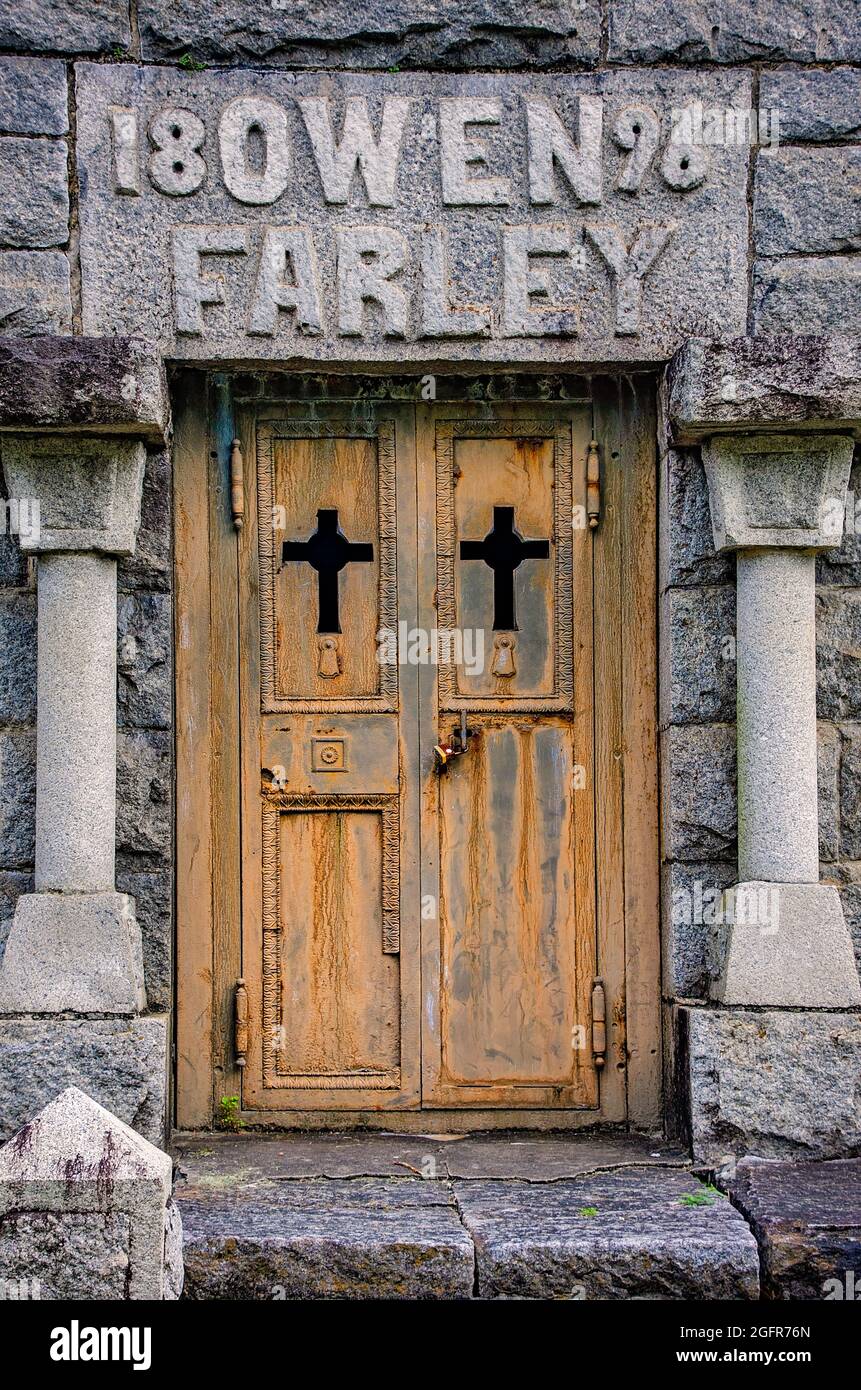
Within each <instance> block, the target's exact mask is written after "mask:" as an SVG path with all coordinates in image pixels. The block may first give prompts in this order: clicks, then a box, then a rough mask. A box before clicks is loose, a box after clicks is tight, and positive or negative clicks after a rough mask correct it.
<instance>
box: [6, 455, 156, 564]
mask: <svg viewBox="0 0 861 1390" xmlns="http://www.w3.org/2000/svg"><path fill="white" fill-rule="evenodd" d="M2 450H3V468H4V471H5V474H6V487H7V490H8V493H9V496H10V498H14V499H16V501H17V503H18V507H19V512H20V513H21V515H22V516H23V514H24V511H26V513H27V516H28V518H29V523H28V524H27V525H26V526H24V525H19V528H18V538H19V541H20V544H21V549H22V550H25V551H29V552H31V553H44V552H46V551H70V550H72V551H88V550H91V551H98V552H99V553H100V554H103V555H133V554H134V550H135V545H136V543H137V533H138V527H139V526H140V515H141V495H142V491H143V477H144V466H145V463H146V449H145V447H144V445H143V443H142V442H141V441H140V440H138V439H120V438H112V439H92V438H90V437H88V436H85V435H77V434H21V435H7V436H5V438H4V439H3V443H2ZM25 502H26V503H27V506H26V507H25V506H24V504H25Z"/></svg>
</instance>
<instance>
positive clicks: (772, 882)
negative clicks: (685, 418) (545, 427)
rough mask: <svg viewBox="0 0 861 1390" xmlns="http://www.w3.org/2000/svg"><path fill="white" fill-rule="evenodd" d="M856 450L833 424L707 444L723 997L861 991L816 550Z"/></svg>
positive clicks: (809, 1003) (803, 1000)
mask: <svg viewBox="0 0 861 1390" xmlns="http://www.w3.org/2000/svg"><path fill="white" fill-rule="evenodd" d="M852 449H853V442H852V439H851V438H850V437H849V436H848V435H841V434H825V433H804V434H795V435H782V434H760V435H717V436H713V437H712V438H711V439H710V440H709V441H708V442H707V443H706V445H705V446H704V449H703V458H704V462H705V468H706V476H707V478H708V485H709V498H710V505H711V512H712V524H713V529H714V537H715V545H716V547H717V549H718V550H734V551H736V552H737V593H736V601H737V628H736V643H737V652H736V655H737V681H738V709H737V738H738V872H739V882H738V884H737V885H736V886H735V887H734V888H732V889H730V890H728V892H727V893H726V894H725V895H724V900H723V905H722V907H723V911H722V914H721V923H720V926H719V928H718V931H717V935H716V941H715V947H716V949H715V952H714V979H713V982H712V986H711V994H712V998H713V999H716V1000H718V1001H720V1002H721V1003H723V1004H737V1005H743V1004H756V1005H759V1006H763V1005H772V1006H780V1007H785V1008H792V1007H805V1008H844V1007H847V1006H851V1005H854V1004H859V1003H861V986H859V981H858V973H857V970H856V968H855V960H854V954H853V950H852V942H851V938H850V935H849V931H848V929H847V926H846V923H845V921H844V919H843V912H842V908H841V905H840V897H839V894H838V892H837V889H836V888H834V887H830V886H827V885H825V884H820V882H819V820H818V806H817V775H816V773H817V769H816V626H815V624H816V617H815V599H816V588H815V585H816V571H815V554H816V551H818V550H822V549H825V548H827V547H829V546H836V545H839V544H840V541H841V538H842V516H843V508H844V505H845V497H846V489H847V486H848V481H849V470H850V467H851V462H852ZM835 516H837V517H838V518H839V525H835V524H834V518H835Z"/></svg>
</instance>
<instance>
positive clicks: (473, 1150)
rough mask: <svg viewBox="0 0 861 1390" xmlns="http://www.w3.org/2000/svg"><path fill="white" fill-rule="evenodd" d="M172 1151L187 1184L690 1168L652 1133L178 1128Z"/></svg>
mask: <svg viewBox="0 0 861 1390" xmlns="http://www.w3.org/2000/svg"><path fill="white" fill-rule="evenodd" d="M173 1153H174V1156H175V1158H176V1161H177V1164H178V1166H179V1168H180V1169H181V1170H183V1171H184V1173H185V1175H186V1176H185V1177H184V1179H183V1181H184V1182H185V1184H186V1187H187V1189H194V1190H200V1189H203V1190H206V1188H207V1187H208V1186H209V1184H210V1183H215V1184H223V1183H230V1182H232V1181H233V1182H242V1181H247V1180H248V1179H250V1178H252V1177H256V1178H272V1179H273V1180H284V1179H289V1178H314V1177H323V1178H358V1177H380V1178H385V1177H392V1178H397V1177H401V1178H402V1177H409V1176H411V1175H412V1176H416V1177H432V1176H435V1177H441V1178H501V1179H507V1178H510V1179H521V1180H523V1181H525V1182H555V1181H558V1180H559V1179H563V1178H573V1177H577V1176H579V1175H580V1174H582V1173H590V1172H596V1171H599V1170H601V1169H605V1168H615V1167H618V1166H626V1167H627V1166H637V1165H646V1166H652V1165H656V1164H657V1165H660V1166H664V1167H677V1166H678V1167H685V1166H687V1165H688V1163H689V1159H688V1157H687V1155H686V1154H685V1152H684V1150H682V1149H680V1148H677V1147H674V1146H673V1145H670V1144H666V1143H664V1141H663V1140H661V1139H658V1138H655V1137H654V1136H648V1135H633V1134H576V1135H571V1134H561V1133H549V1134H538V1133H534V1132H532V1133H531V1132H528V1131H526V1132H524V1131H517V1132H510V1133H499V1132H497V1133H492V1134H491V1133H483V1134H482V1133H479V1134H455V1133H452V1134H445V1135H439V1134H387V1133H385V1132H382V1133H374V1134H368V1133H365V1134H348V1133H344V1132H343V1131H341V1132H337V1133H335V1132H322V1133H314V1134H309V1133H296V1134H281V1135H270V1134H267V1135H261V1134H253V1133H243V1134H238V1135H230V1134H207V1135H204V1136H201V1135H200V1134H177V1135H175V1136H174V1141H173Z"/></svg>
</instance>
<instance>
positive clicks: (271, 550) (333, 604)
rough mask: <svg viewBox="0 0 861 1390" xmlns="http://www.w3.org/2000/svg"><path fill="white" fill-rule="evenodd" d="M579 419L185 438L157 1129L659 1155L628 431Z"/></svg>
mask: <svg viewBox="0 0 861 1390" xmlns="http://www.w3.org/2000/svg"><path fill="white" fill-rule="evenodd" d="M298 394H299V395H301V393H298ZM586 394H587V393H585V392H584V398H583V399H582V400H579V401H578V400H569V401H566V402H564V403H563V402H560V403H553V404H550V403H545V402H541V401H534V400H533V401H532V402H531V403H522V404H514V403H512V404H508V405H502V404H499V403H498V402H494V403H493V404H490V403H489V402H486V403H471V404H463V403H461V404H452V405H444V404H439V405H420V406H415V405H412V404H395V403H393V402H390V401H385V400H374V399H373V396H374V392H373V391H372V390H371V391H370V392H369V396H368V398H366V399H362V400H357V401H352V400H348V401H342V402H340V403H339V402H337V401H331V402H329V401H320V400H314V401H311V402H309V401H307V400H302V399H295V400H287V401H281V402H279V403H277V404H276V403H274V402H273V403H267V402H265V401H264V402H261V401H259V400H258V401H255V402H254V403H251V402H248V403H246V404H243V403H242V402H241V401H233V400H231V396H230V391H229V386H228V384H227V383H226V379H224V380H222V382H221V384H220V385H217V386H216V389H215V397H214V399H215V409H214V411H213V410H211V411H210V414H209V420H210V424H209V436H208V440H207V433H206V429H205V428H203V427H202V423H201V422H202V421H205V418H206V411H205V410H204V411H203V412H201V409H200V407H199V406H198V407H197V408H196V409H187V410H186V411H185V412H183V411H182V410H179V411H178V415H177V426H178V428H177V439H178V447H177V453H176V464H177V554H178V588H177V591H178V615H177V633H178V646H177V668H178V675H177V703H178V728H179V731H180V732H179V735H178V747H177V762H178V800H177V806H178V810H179V814H180V825H179V838H178V859H179V862H178V870H179V873H178V891H177V903H178V916H179V946H178V951H179V984H180V994H179V1047H178V1097H179V1116H180V1121H181V1122H182V1123H186V1124H190V1125H192V1126H194V1125H199V1124H201V1123H204V1124H205V1123H207V1121H208V1117H209V1116H211V1115H212V1114H213V1113H216V1114H217V1113H218V1110H219V1104H220V1100H221V1097H222V1096H223V1095H229V1094H239V1095H240V1096H241V1108H242V1111H243V1113H244V1114H245V1115H246V1117H247V1119H248V1120H249V1121H254V1120H261V1121H264V1122H266V1123H271V1124H278V1123H284V1124H288V1125H289V1124H297V1123H298V1124H301V1123H302V1122H303V1119H302V1117H303V1116H306V1117H308V1122H309V1123H310V1122H313V1123H319V1124H327V1123H331V1124H337V1123H338V1117H339V1115H340V1116H344V1117H347V1116H350V1117H353V1118H358V1119H361V1120H362V1121H363V1122H367V1123H375V1117H377V1119H376V1122H377V1123H379V1124H388V1125H391V1126H393V1127H395V1128H410V1127H412V1128H416V1127H417V1126H420V1125H422V1124H425V1125H427V1126H428V1127H433V1126H434V1125H435V1124H436V1125H451V1124H453V1123H460V1124H463V1125H466V1126H474V1125H484V1124H494V1123H496V1124H506V1123H510V1124H518V1123H520V1124H530V1123H538V1124H541V1123H550V1124H556V1123H559V1124H562V1125H567V1126H571V1125H576V1124H582V1123H594V1122H595V1121H597V1120H601V1119H605V1120H612V1121H621V1120H624V1119H625V1118H626V1117H628V1118H631V1119H632V1120H633V1121H634V1122H636V1123H638V1124H645V1125H650V1124H654V1123H655V1122H656V1119H657V1116H658V1104H659V1095H660V1088H659V1079H660V1078H659V1067H660V1019H659V990H658V984H659V968H658V930H657V865H658V860H657V771H656V727H655V726H656V719H655V634H654V598H655V574H654V568H655V529H654V522H655V473H654V416H653V409H652V406H651V404H650V398H649V395H648V390H647V389H646V390H643V389H641V388H640V387H639V386H637V385H636V384H635V383H611V382H601V381H598V382H595V383H594V384H593V386H592V388H591V398H590V399H587V398H586ZM593 432H594V434H595V435H596V436H597V437H598V441H599V446H600V455H601V473H602V477H601V509H600V521H599V524H598V527H597V529H592V528H590V527H589V525H588V524H587V520H586V502H587V495H586V463H587V454H588V452H589V445H590V439H591V438H592V436H593ZM234 435H237V436H238V438H239V441H240V445H241V453H242V456H243V458H244V496H245V519H244V525H243V526H242V528H241V530H239V531H238V533H237V532H236V531H235V530H234V527H233V522H232V519H231V510H230V497H231V485H230V484H231V479H230V471H229V464H228V459H229V455H230V452H231V447H230V441H231V439H232V438H233V436H234ZM202 449H208V458H209V469H208V477H207V479H206V482H205V484H204V482H203V474H206V473H207V470H206V469H203V470H201V464H200V459H201V456H202V454H201V450H202ZM593 500H594V499H593ZM207 530H208V534H209V546H208V551H207V555H208V558H207V561H206V563H204V562H203V560H202V557H201V553H200V548H199V544H198V537H199V536H200V534H202V533H203V534H205V533H206V531H207ZM207 710H208V713H207ZM204 728H205V729H206V734H205V736H203V737H202V736H201V730H202V729H204ZM464 734H465V751H460V749H461V748H462V747H463V746H464V745H463V739H464ZM436 748H442V749H443V750H445V749H450V750H453V752H452V753H451V754H445V755H444V756H445V757H446V758H447V761H446V762H445V765H444V766H441V763H440V758H439V755H438V754H437V753H436V752H435V749H436ZM207 874H208V875H209V879H208V882H209V890H210V897H209V900H208V901H206V900H205V896H206V884H207ZM186 922H188V923H189V924H190V925H188V926H186V925H185V923H186ZM240 977H241V979H242V981H243V988H244V997H246V998H247V1006H248V1007H247V1017H248V1026H247V1036H241V1033H242V1032H243V1031H244V1030H240V1032H239V1033H237V1031H236V1029H235V1025H234V996H235V992H236V983H237V980H238V979H239V978H240ZM596 986H598V989H597V993H596ZM602 989H603V998H604V1000H605V1005H606V1042H605V1045H604V1046H602V1038H601V1030H600V1028H595V1027H594V1023H595V1019H594V1003H595V999H596V998H598V997H601V995H602ZM240 1042H241V1043H242V1044H243V1046H242V1047H241V1048H240V1047H238V1044H239V1043H240ZM243 1054H244V1055H243ZM422 1111H424V1112H425V1114H424V1118H422V1115H421V1112H422ZM445 1112H449V1114H448V1117H446V1114H445ZM455 1112H458V1114H459V1115H460V1117H461V1118H460V1120H458V1118H457V1115H456V1114H455ZM312 1117H313V1120H312Z"/></svg>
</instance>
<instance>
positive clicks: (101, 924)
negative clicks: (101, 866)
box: [0, 893, 146, 1014]
mask: <svg viewBox="0 0 861 1390" xmlns="http://www.w3.org/2000/svg"><path fill="white" fill-rule="evenodd" d="M145 1008H146V991H145V989H144V977H143V952H142V948H141V934H140V927H139V926H138V924H137V920H136V918H135V904H134V899H133V898H130V897H129V896H128V894H126V893H69V894H65V893H26V894H24V895H23V896H22V897H20V898H19V899H18V905H17V907H16V909H15V917H14V920H13V922H12V929H11V931H10V934H9V940H8V942H7V943H6V953H5V955H4V957H3V962H2V965H0V1014H59V1013H80V1014H94V1013H95V1014H137V1013H140V1012H142V1011H143V1010H144V1009H145Z"/></svg>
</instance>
